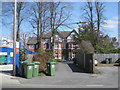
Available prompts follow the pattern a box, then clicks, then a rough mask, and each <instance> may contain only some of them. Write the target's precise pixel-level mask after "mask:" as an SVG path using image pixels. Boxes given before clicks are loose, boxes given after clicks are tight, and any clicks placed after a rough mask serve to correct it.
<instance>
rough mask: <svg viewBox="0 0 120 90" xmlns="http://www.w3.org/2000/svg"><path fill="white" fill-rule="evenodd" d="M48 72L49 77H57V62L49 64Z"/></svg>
mask: <svg viewBox="0 0 120 90" xmlns="http://www.w3.org/2000/svg"><path fill="white" fill-rule="evenodd" d="M46 64H47V72H48V75H50V76H54V75H55V64H56V63H55V62H47V63H46Z"/></svg>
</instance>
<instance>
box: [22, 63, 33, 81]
mask: <svg viewBox="0 0 120 90" xmlns="http://www.w3.org/2000/svg"><path fill="white" fill-rule="evenodd" d="M23 66H24V77H25V78H27V79H29V78H32V76H33V66H34V63H32V62H24V63H23Z"/></svg>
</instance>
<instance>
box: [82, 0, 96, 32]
mask: <svg viewBox="0 0 120 90" xmlns="http://www.w3.org/2000/svg"><path fill="white" fill-rule="evenodd" d="M82 10H83V12H84V13H83V15H82V16H83V17H84V18H85V19H86V21H87V22H88V23H89V24H90V30H91V31H93V30H94V28H93V26H94V20H93V17H94V16H93V2H89V1H88V2H86V5H85V6H84V7H82Z"/></svg>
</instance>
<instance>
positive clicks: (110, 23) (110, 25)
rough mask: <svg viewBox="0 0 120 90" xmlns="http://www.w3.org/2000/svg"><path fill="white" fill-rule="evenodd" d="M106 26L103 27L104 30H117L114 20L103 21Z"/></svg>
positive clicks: (116, 22)
mask: <svg viewBox="0 0 120 90" xmlns="http://www.w3.org/2000/svg"><path fill="white" fill-rule="evenodd" d="M104 22H105V23H106V24H105V25H103V27H104V28H117V27H118V21H115V20H105V21H104Z"/></svg>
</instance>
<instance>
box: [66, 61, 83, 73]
mask: <svg viewBox="0 0 120 90" xmlns="http://www.w3.org/2000/svg"><path fill="white" fill-rule="evenodd" d="M67 65H68V66H69V67H70V69H71V70H72V72H77V73H84V71H83V70H81V69H80V68H78V67H77V66H75V64H73V63H67Z"/></svg>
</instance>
